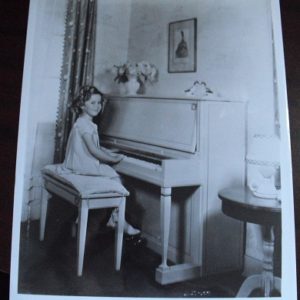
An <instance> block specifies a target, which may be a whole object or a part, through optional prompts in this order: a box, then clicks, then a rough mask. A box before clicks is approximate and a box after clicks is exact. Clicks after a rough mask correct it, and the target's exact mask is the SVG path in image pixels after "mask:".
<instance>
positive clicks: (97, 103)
mask: <svg viewBox="0 0 300 300" xmlns="http://www.w3.org/2000/svg"><path fill="white" fill-rule="evenodd" d="M81 108H82V112H83V114H86V115H88V116H89V117H91V118H93V117H95V116H97V115H98V114H99V112H100V111H101V108H102V99H101V96H100V95H92V96H91V98H90V99H89V100H88V101H86V102H85V103H84V105H83V106H82V107H81Z"/></svg>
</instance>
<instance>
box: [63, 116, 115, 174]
mask: <svg viewBox="0 0 300 300" xmlns="http://www.w3.org/2000/svg"><path fill="white" fill-rule="evenodd" d="M85 133H88V134H90V135H92V139H93V141H94V143H95V144H96V145H97V147H99V148H100V143H99V135H98V128H97V125H96V124H95V123H93V122H92V121H91V120H88V119H87V118H84V117H79V118H78V119H77V120H76V122H75V123H74V125H73V127H72V130H71V132H70V135H69V139H68V143H67V148H66V156H65V160H64V163H63V166H64V167H65V168H67V169H69V170H71V171H72V172H73V173H75V174H80V175H90V176H105V177H108V178H114V179H116V177H119V175H118V174H117V173H116V171H115V170H114V169H113V168H112V167H110V166H108V165H107V164H104V163H101V162H100V161H99V160H98V159H97V158H96V157H95V156H93V155H92V154H91V153H90V151H89V150H88V148H87V146H86V144H85V142H84V140H83V135H84V134H85Z"/></svg>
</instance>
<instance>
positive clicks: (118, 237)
mask: <svg viewBox="0 0 300 300" xmlns="http://www.w3.org/2000/svg"><path fill="white" fill-rule="evenodd" d="M125 199H126V198H125V197H124V198H123V199H122V200H121V203H120V205H119V213H118V225H117V230H116V232H115V268H116V270H117V271H119V270H120V268H121V259H122V247H123V235H124V224H125V205H126V200H125Z"/></svg>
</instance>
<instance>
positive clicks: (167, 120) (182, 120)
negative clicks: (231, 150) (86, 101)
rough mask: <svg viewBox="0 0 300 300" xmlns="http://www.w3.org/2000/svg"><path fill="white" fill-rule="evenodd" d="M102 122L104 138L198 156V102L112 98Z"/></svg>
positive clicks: (106, 107) (106, 106)
mask: <svg viewBox="0 0 300 300" xmlns="http://www.w3.org/2000/svg"><path fill="white" fill-rule="evenodd" d="M101 119H102V121H101V125H100V128H101V133H102V135H103V136H106V137H114V138H121V139H123V140H128V141H135V142H139V143H144V144H148V145H155V146H161V147H164V148H170V149H176V150H179V151H185V152H189V153H194V152H195V147H196V124H197V101H195V100H194V101H191V100H190V101H188V100H185V101H175V100H172V99H162V98H161V99H151V98H133V97H131V98H120V97H112V98H110V99H109V102H108V103H107V104H106V105H105V110H104V113H103V115H102V118H101Z"/></svg>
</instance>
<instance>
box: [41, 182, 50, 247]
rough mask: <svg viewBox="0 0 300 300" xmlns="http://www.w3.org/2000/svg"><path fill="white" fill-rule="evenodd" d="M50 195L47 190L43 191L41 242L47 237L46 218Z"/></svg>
mask: <svg viewBox="0 0 300 300" xmlns="http://www.w3.org/2000/svg"><path fill="white" fill-rule="evenodd" d="M49 197H50V195H49V193H48V192H47V190H46V189H44V188H43V189H42V199H41V218H40V241H43V240H44V237H45V227H46V218H47V208H48V200H49Z"/></svg>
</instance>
